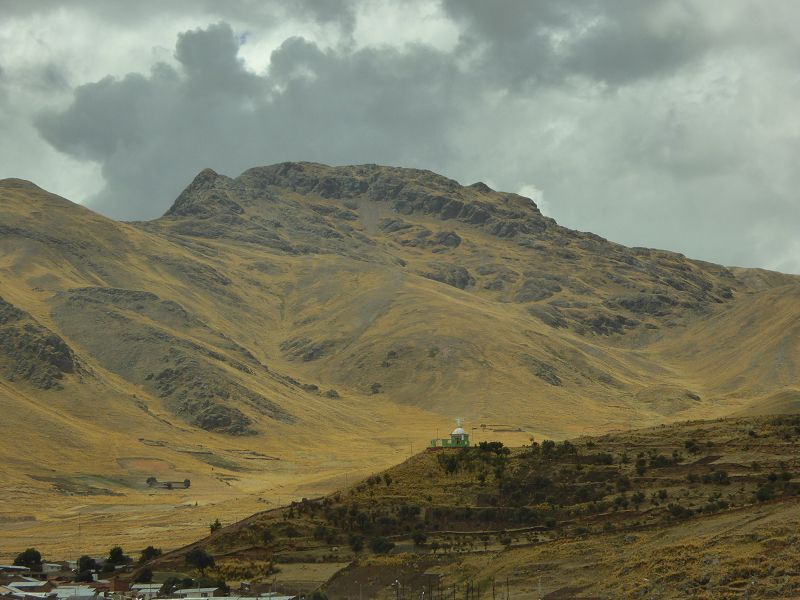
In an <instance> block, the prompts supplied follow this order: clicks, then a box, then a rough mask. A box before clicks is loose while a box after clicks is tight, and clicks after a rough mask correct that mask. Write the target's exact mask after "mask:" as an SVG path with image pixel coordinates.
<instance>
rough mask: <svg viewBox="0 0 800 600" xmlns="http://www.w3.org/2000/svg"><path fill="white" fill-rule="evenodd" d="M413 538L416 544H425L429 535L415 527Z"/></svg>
mask: <svg viewBox="0 0 800 600" xmlns="http://www.w3.org/2000/svg"><path fill="white" fill-rule="evenodd" d="M411 539H412V540H413V541H414V545H415V546H424V545H425V542H426V541H427V540H428V536H427V535H426V534H425V532H424V531H420V530H419V529H415V530H414V532H413V533H412V534H411Z"/></svg>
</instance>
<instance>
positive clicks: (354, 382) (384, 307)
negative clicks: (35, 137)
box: [0, 163, 800, 553]
mask: <svg viewBox="0 0 800 600" xmlns="http://www.w3.org/2000/svg"><path fill="white" fill-rule="evenodd" d="M0 298H2V301H0V399H2V403H3V406H4V414H5V415H7V416H5V418H4V419H3V421H2V423H0V434H2V435H0V458H2V460H3V462H4V465H6V467H7V468H6V469H4V475H3V483H4V485H5V486H6V487H7V489H9V490H11V491H10V493H9V494H7V495H5V496H4V498H2V499H0V528H1V531H2V533H1V534H0V536H2V539H3V540H4V542H6V543H5V544H4V546H6V545H7V546H9V547H12V548H17V547H21V548H24V547H27V546H29V545H32V544H33V543H36V544H38V545H40V546H42V547H43V548H47V547H48V546H47V545H48V544H50V545H51V546H50V547H51V548H52V549H53V550H54V551H59V552H63V553H69V552H72V551H77V550H78V548H77V541H76V540H75V539H74V534H75V533H76V532H77V531H78V529H79V523H80V520H81V519H83V521H84V522H93V523H97V524H99V526H98V527H95V528H91V529H86V528H84V530H83V531H82V535H83V541H82V545H83V547H84V548H85V549H87V550H88V549H91V548H92V547H95V546H93V545H96V547H97V548H98V549H99V550H102V549H105V545H106V541H105V540H106V538H107V534H108V532H109V531H117V532H119V536H120V541H121V542H122V543H124V544H126V545H130V544H142V545H146V544H145V543H144V542H147V543H150V542H152V541H158V540H159V539H170V540H171V541H172V542H174V543H181V542H185V541H189V540H191V539H194V538H196V537H197V535H198V534H199V533H200V532H201V531H202V530H203V529H204V527H205V523H208V522H210V521H212V520H213V519H214V518H216V517H223V518H228V519H231V518H234V517H243V516H245V515H247V514H250V513H252V512H255V511H256V510H258V509H259V508H263V507H264V505H265V504H268V505H272V506H275V505H277V504H280V503H281V502H282V500H285V499H286V498H299V497H302V496H309V497H310V496H313V495H316V494H320V493H326V492H329V491H330V490H332V489H335V488H336V487H337V486H339V485H342V484H343V483H344V481H345V478H350V479H351V480H352V479H354V478H356V477H358V476H361V475H366V474H369V473H371V472H373V471H376V470H379V469H381V468H385V467H386V466H388V465H390V464H394V463H396V462H397V461H398V460H399V459H401V458H402V457H404V456H407V455H408V453H409V452H410V451H411V447H412V445H413V446H414V447H415V448H417V449H419V448H420V447H421V445H422V444H424V443H426V442H427V440H428V439H430V438H431V437H434V435H435V432H436V429H437V428H442V429H444V428H446V427H448V426H450V424H451V423H452V419H453V418H454V417H456V416H460V417H463V418H465V419H466V421H467V422H468V423H469V424H470V427H475V428H479V426H480V425H481V424H483V425H486V428H485V432H484V429H480V428H479V429H476V430H475V431H474V432H473V433H474V434H476V435H479V436H480V435H482V434H483V439H494V438H497V437H499V438H500V439H502V440H503V441H505V442H506V443H508V444H514V445H519V444H522V443H525V442H527V440H528V439H529V438H530V437H531V436H535V437H536V438H539V437H542V436H547V437H550V438H554V439H563V438H565V437H569V436H574V435H577V434H581V433H602V432H608V431H612V430H618V429H626V428H629V427H632V426H646V425H654V424H658V423H667V422H675V421H681V420H686V419H697V418H716V417H720V416H728V415H756V414H765V413H775V412H792V411H795V410H796V409H797V406H798V400H800V383H798V368H797V363H796V357H797V356H798V350H800V319H798V311H799V310H800V309H798V306H800V303H798V300H800V278H798V277H795V276H789V275H783V274H780V273H773V272H767V271H762V270H757V269H738V268H727V267H724V266H720V265H714V264H710V263H707V262H703V261H696V260H691V259H689V258H686V257H684V256H682V255H679V254H676V253H671V252H666V251H662V250H653V249H646V248H627V247H624V246H621V245H619V244H615V243H613V242H610V241H607V240H604V239H602V238H600V237H599V236H596V235H594V234H591V233H583V232H577V231H573V230H570V229H567V228H564V227H561V226H560V225H558V224H557V223H556V222H555V221H553V220H552V219H549V218H547V217H545V216H543V215H542V214H541V212H540V211H539V209H538V208H537V207H536V205H535V203H534V202H533V201H531V200H530V199H528V198H524V197H522V196H519V195H516V194H509V193H504V192H498V191H495V190H492V189H490V188H489V187H488V186H486V185H485V184H483V183H480V182H479V183H475V184H472V185H468V186H463V185H461V184H459V183H458V182H455V181H453V180H450V179H447V178H445V177H442V176H440V175H436V174H434V173H431V172H429V171H421V170H413V169H400V168H393V167H383V166H377V165H361V166H350V167H329V166H325V165H319V164H311V163H283V164H279V165H273V166H268V167H258V168H254V169H250V170H248V171H246V172H245V173H242V174H241V175H239V176H238V177H235V178H231V177H227V176H225V175H221V174H218V173H216V172H214V171H212V170H210V169H207V170H204V171H203V172H201V173H200V174H199V175H198V176H197V177H196V178H195V180H194V181H193V182H191V183H190V184H189V186H188V187H187V188H186V189H185V190H184V191H183V192H182V193H181V194H180V195H179V197H178V198H177V199H176V200H175V202H174V203H173V204H172V206H171V208H169V210H167V211H166V213H165V214H164V216H162V217H161V218H159V219H156V220H154V221H150V222H142V223H122V222H116V221H113V220H111V219H108V218H105V217H103V216H101V215H98V214H96V213H93V212H91V211H90V210H88V209H86V208H84V207H82V206H80V205H77V204H74V203H72V202H70V201H68V200H66V199H64V198H60V197H58V196H55V195H53V194H50V193H48V192H46V191H45V190H42V189H40V188H38V187H37V186H35V185H34V184H32V183H30V182H25V181H21V180H13V179H12V180H3V181H0ZM482 432H483V433H482ZM20 440H25V441H26V444H25V446H24V448H21V445H20ZM150 476H155V477H157V478H158V479H160V480H176V481H182V480H184V479H187V478H188V479H190V480H191V482H192V485H191V487H190V488H189V489H187V490H172V491H171V492H165V491H163V490H157V491H154V490H152V489H150V488H149V487H148V486H147V485H146V480H147V478H148V477H150ZM175 507H180V510H175ZM42 539H45V542H44V543H42V541H41V540H42ZM87 545H88V547H87ZM8 552H9V553H10V552H12V550H8Z"/></svg>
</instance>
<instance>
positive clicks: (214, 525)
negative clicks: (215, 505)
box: [208, 519, 222, 533]
mask: <svg viewBox="0 0 800 600" xmlns="http://www.w3.org/2000/svg"><path fill="white" fill-rule="evenodd" d="M208 528H209V530H211V533H214V532H216V531H219V530H220V529H221V528H222V523H220V522H219V519H216V520H215V521H214V522H213V523H212V524H211V525H209V526H208Z"/></svg>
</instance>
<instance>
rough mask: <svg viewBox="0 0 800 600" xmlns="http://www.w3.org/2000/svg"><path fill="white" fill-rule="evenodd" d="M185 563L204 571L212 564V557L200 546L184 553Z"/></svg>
mask: <svg viewBox="0 0 800 600" xmlns="http://www.w3.org/2000/svg"><path fill="white" fill-rule="evenodd" d="M185 560H186V564H187V565H188V566H190V567H194V568H196V569H199V570H200V572H201V573H202V572H204V571H205V570H206V569H208V568H209V567H213V566H214V557H213V556H211V555H210V554H209V553H208V552H206V551H205V550H203V549H202V548H192V549H191V550H189V552H187V553H186V559H185Z"/></svg>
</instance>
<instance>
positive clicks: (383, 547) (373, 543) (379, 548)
mask: <svg viewBox="0 0 800 600" xmlns="http://www.w3.org/2000/svg"><path fill="white" fill-rule="evenodd" d="M369 547H370V550H372V551H373V552H375V553H378V554H385V553H386V552H389V550H391V549H392V548H394V542H390V541H389V540H387V539H386V538H385V537H382V536H377V537H374V538H372V539H371V540H370V541H369Z"/></svg>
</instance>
